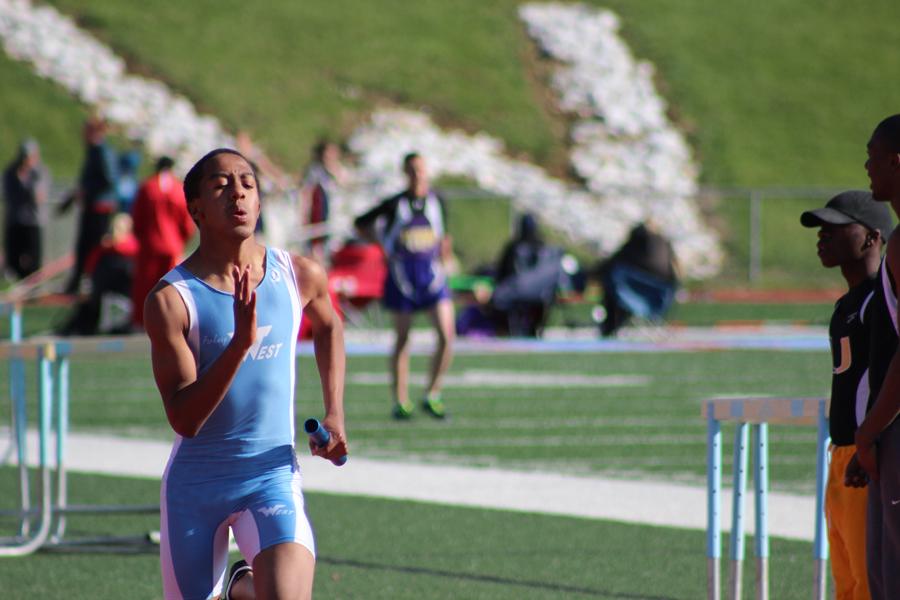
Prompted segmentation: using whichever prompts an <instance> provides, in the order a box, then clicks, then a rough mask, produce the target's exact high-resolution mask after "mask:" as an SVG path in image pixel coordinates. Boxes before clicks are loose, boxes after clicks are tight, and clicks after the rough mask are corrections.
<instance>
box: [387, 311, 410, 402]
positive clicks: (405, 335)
mask: <svg viewBox="0 0 900 600" xmlns="http://www.w3.org/2000/svg"><path fill="white" fill-rule="evenodd" d="M412 320H413V315H412V313H409V312H395V313H394V331H395V333H396V335H397V340H396V342H395V343H394V353H393V354H392V355H391V377H392V380H391V386H392V388H393V389H392V390H391V391H392V392H393V393H394V402H397V403H399V404H407V403H408V402H409V330H410V327H411V326H412Z"/></svg>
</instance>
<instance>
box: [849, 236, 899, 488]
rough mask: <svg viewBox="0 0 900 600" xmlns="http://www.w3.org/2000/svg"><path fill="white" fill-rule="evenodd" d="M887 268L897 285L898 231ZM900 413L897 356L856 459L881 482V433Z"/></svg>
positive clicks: (859, 437) (863, 428)
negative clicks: (878, 454)
mask: <svg viewBox="0 0 900 600" xmlns="http://www.w3.org/2000/svg"><path fill="white" fill-rule="evenodd" d="M886 256H887V258H886V262H887V268H888V272H889V273H890V274H891V275H892V276H893V278H894V281H898V280H897V275H898V274H900V230H897V229H895V230H894V232H893V233H892V234H891V237H890V240H889V241H888V247H887V255H886ZM898 326H900V313H898ZM898 413H900V352H895V353H894V357H893V358H892V359H891V362H890V364H889V365H888V370H887V374H886V375H885V377H884V383H882V385H881V390H879V392H878V398H877V399H876V400H875V404H874V405H873V406H872V409H871V410H870V411H869V414H867V415H866V418H865V420H864V421H863V422H862V424H860V426H859V428H858V429H857V430H856V457H857V460H858V461H859V464H860V465H861V466H862V467H863V468H864V469H865V470H866V473H867V474H868V475H869V477H870V478H871V479H872V480H873V481H876V480H877V479H878V462H877V460H876V454H875V442H876V441H877V440H878V436H879V435H881V432H882V431H884V430H885V429H887V427H888V425H890V424H891V423H892V422H893V421H894V419H895V418H896V417H897V414H898Z"/></svg>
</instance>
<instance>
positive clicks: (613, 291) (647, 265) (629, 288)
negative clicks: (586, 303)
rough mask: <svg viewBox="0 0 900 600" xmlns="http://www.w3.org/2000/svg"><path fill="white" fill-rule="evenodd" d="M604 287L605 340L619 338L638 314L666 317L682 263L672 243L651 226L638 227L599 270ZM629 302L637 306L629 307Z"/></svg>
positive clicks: (603, 331)
mask: <svg viewBox="0 0 900 600" xmlns="http://www.w3.org/2000/svg"><path fill="white" fill-rule="evenodd" d="M597 271H598V274H599V277H600V282H601V283H602V284H603V307H604V308H605V309H606V319H605V320H604V321H603V323H601V325H600V333H601V334H602V335H603V336H604V337H609V336H613V335H615V333H616V332H617V331H618V330H619V328H620V327H622V326H623V325H625V323H627V322H628V320H629V319H630V318H631V316H632V315H633V314H634V312H635V311H636V310H637V309H638V308H640V310H641V311H642V312H645V313H646V314H645V315H643V316H650V317H657V316H661V315H663V314H664V313H665V312H666V311H667V310H668V308H669V306H671V304H672V301H673V300H674V297H675V288H676V287H677V285H678V263H677V260H676V257H675V251H674V249H673V248H672V244H671V242H669V240H668V239H667V238H666V237H665V236H664V235H662V233H660V232H659V231H657V229H656V227H655V226H654V225H653V224H651V223H640V224H638V225H637V226H635V227H634V228H633V229H632V230H631V233H629V235H628V239H627V240H626V241H625V243H624V244H623V245H622V247H621V248H619V249H618V250H617V251H616V252H615V253H614V254H613V255H612V256H610V257H609V259H607V260H606V261H605V262H603V263H602V264H601V265H600V266H599V268H598V269H597ZM629 299H631V300H634V302H630V303H629V301H628V300H629Z"/></svg>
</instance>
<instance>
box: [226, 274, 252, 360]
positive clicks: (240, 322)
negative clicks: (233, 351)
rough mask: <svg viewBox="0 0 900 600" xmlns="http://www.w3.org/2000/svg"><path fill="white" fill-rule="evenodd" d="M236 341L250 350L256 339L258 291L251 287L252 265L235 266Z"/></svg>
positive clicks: (240, 346) (238, 344) (242, 347)
mask: <svg viewBox="0 0 900 600" xmlns="http://www.w3.org/2000/svg"><path fill="white" fill-rule="evenodd" d="M231 276H232V277H233V278H234V338H232V339H233V340H234V343H235V344H237V346H238V348H240V349H241V350H249V349H250V347H251V346H252V345H253V342H255V341H256V291H255V290H252V289H251V288H250V265H247V266H246V267H244V268H243V269H239V268H238V267H234V269H232V271H231Z"/></svg>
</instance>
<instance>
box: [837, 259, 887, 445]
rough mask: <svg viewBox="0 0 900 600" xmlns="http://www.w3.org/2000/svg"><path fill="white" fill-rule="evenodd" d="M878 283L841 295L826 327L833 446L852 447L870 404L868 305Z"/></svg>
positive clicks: (873, 282) (863, 284) (856, 287)
mask: <svg viewBox="0 0 900 600" xmlns="http://www.w3.org/2000/svg"><path fill="white" fill-rule="evenodd" d="M877 281H878V280H877V279H876V278H875V277H873V278H872V279H867V280H865V281H864V282H862V283H860V284H859V285H856V286H854V287H853V288H852V289H851V290H850V291H848V292H847V293H846V294H844V295H843V296H841V298H840V300H838V301H837V302H836V303H835V305H834V314H833V315H832V316H831V325H830V326H829V328H828V336H829V338H830V340H831V359H832V366H833V367H834V368H833V370H832V376H831V408H830V409H829V415H828V419H829V420H828V422H829V428H830V433H831V442H832V443H833V444H835V445H836V446H850V445H852V444H853V438H854V434H855V433H856V428H857V426H858V425H859V423H858V420H862V418H863V416H864V415H865V411H866V409H867V405H868V401H869V374H868V372H867V369H868V368H869V346H870V342H869V318H870V311H869V304H870V302H871V300H872V296H873V288H874V286H875V283H876V282H877Z"/></svg>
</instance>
